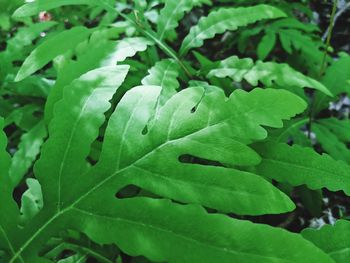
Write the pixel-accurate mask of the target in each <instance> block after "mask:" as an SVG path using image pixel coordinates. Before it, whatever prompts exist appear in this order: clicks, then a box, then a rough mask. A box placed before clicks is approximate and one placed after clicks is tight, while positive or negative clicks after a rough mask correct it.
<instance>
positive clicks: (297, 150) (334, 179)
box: [254, 142, 350, 195]
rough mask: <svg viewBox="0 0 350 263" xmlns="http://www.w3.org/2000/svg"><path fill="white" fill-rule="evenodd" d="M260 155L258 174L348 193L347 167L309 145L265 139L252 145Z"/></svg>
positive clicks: (279, 180) (295, 183)
mask: <svg viewBox="0 0 350 263" xmlns="http://www.w3.org/2000/svg"><path fill="white" fill-rule="evenodd" d="M254 149H256V150H257V152H258V153H259V154H260V156H261V157H262V162H261V163H260V164H259V165H258V166H257V167H256V171H257V173H258V174H261V175H263V176H265V177H267V178H270V179H274V180H276V181H278V182H286V183H289V184H291V185H293V186H298V185H303V184H305V185H307V186H308V187H309V188H310V189H321V188H323V187H325V188H327V189H329V190H331V191H339V190H343V191H344V192H345V193H346V194H347V195H350V187H349V186H350V172H349V171H350V166H348V165H347V164H345V163H344V162H342V161H336V160H334V159H332V158H331V157H329V156H328V155H327V154H323V155H320V154H318V153H316V152H315V151H314V150H313V149H312V148H303V147H300V146H298V145H293V146H289V145H287V144H282V143H280V144H277V143H274V142H268V143H263V144H258V145H256V146H255V147H254Z"/></svg>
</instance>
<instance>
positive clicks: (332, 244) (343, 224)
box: [302, 220, 350, 263]
mask: <svg viewBox="0 0 350 263" xmlns="http://www.w3.org/2000/svg"><path fill="white" fill-rule="evenodd" d="M302 235H303V237H304V238H305V239H307V240H309V241H311V242H312V243H314V244H315V245H316V246H318V247H319V248H320V249H322V250H323V251H324V252H325V253H327V254H328V255H329V256H331V258H333V260H334V261H335V262H336V263H346V262H348V261H349V258H350V239H349V235H350V222H349V221H346V220H338V221H337V222H336V224H335V225H334V226H331V225H325V226H323V227H322V228H321V229H319V230H316V229H311V228H308V229H305V230H303V232H302Z"/></svg>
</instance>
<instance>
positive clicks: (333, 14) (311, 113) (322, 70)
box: [308, 0, 338, 139]
mask: <svg viewBox="0 0 350 263" xmlns="http://www.w3.org/2000/svg"><path fill="white" fill-rule="evenodd" d="M337 6H338V0H334V2H333V8H332V13H331V20H330V23H329V27H328V34H327V40H326V49H325V51H324V53H323V58H322V63H321V67H320V71H319V74H318V80H320V79H321V78H322V75H323V74H324V72H325V70H326V68H327V63H326V59H327V55H328V49H329V47H330V44H331V39H332V34H333V28H334V21H335V16H336V11H337ZM314 104H315V98H314V95H313V96H312V97H311V103H310V110H309V130H308V138H309V139H310V138H311V128H312V121H313V114H314Z"/></svg>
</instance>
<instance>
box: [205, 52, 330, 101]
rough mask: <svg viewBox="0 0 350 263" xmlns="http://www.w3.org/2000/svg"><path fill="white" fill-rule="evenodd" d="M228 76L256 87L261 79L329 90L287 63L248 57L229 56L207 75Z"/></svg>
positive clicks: (281, 83)
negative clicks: (254, 59)
mask: <svg viewBox="0 0 350 263" xmlns="http://www.w3.org/2000/svg"><path fill="white" fill-rule="evenodd" d="M212 76H215V77H218V78H225V77H230V78H232V79H233V80H234V81H237V82H240V81H242V79H245V80H246V81H248V82H249V83H250V84H251V85H253V86H254V87H256V86H257V85H258V82H259V81H261V82H262V83H263V84H264V85H265V86H267V87H271V86H273V84H274V82H276V83H277V84H278V85H279V86H281V87H285V86H288V87H294V86H295V87H299V88H306V87H307V88H314V89H317V90H319V91H321V92H323V93H325V94H326V95H328V96H332V94H331V92H330V91H329V90H328V89H327V88H326V87H325V86H324V85H323V84H322V83H320V82H318V81H317V80H314V79H312V78H310V77H308V76H305V75H303V74H302V73H300V72H298V71H296V70H294V69H293V68H291V67H290V66H289V65H288V64H278V63H275V62H262V61H257V62H256V63H255V64H254V61H253V60H252V59H250V58H244V59H240V58H238V57H237V56H232V57H229V58H227V59H225V60H223V61H220V62H219V66H218V67H217V68H215V69H212V70H210V72H209V74H208V77H212Z"/></svg>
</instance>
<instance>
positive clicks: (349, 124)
mask: <svg viewBox="0 0 350 263" xmlns="http://www.w3.org/2000/svg"><path fill="white" fill-rule="evenodd" d="M317 122H318V123H320V124H322V125H323V126H325V127H327V128H328V129H329V130H330V131H332V133H334V134H335V135H336V136H337V137H338V138H339V139H340V140H341V141H343V142H350V133H349V131H350V121H349V120H348V119H344V120H338V119H336V118H328V119H320V120H317Z"/></svg>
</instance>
